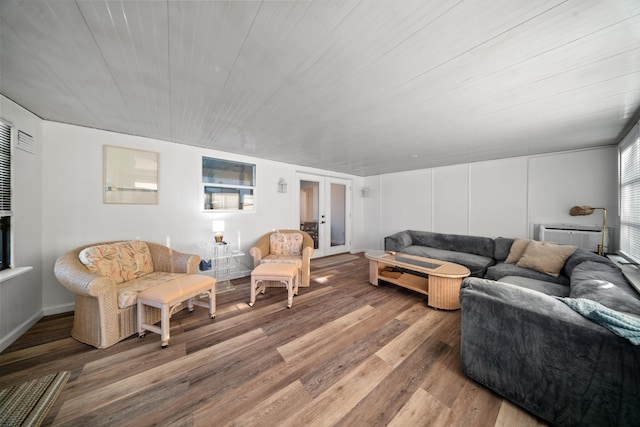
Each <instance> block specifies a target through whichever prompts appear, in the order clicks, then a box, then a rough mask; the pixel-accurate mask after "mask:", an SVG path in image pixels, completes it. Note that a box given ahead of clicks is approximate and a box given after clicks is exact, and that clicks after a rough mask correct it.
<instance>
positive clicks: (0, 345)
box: [0, 311, 44, 353]
mask: <svg viewBox="0 0 640 427" xmlns="http://www.w3.org/2000/svg"><path fill="white" fill-rule="evenodd" d="M43 317H44V313H43V312H42V311H39V312H37V313H35V314H34V315H33V316H31V317H30V318H28V319H27V320H25V321H24V322H23V323H22V324H21V325H20V326H18V327H17V328H15V329H14V330H13V331H11V332H10V333H9V334H7V335H6V336H4V337H2V339H0V353H1V352H3V351H4V350H5V349H6V348H7V347H9V346H10V345H11V344H13V342H14V341H15V340H17V339H18V338H20V337H21V336H22V335H23V334H24V333H25V332H27V331H28V330H29V328H31V327H32V326H33V325H35V324H36V323H38V320H40V319H42V318H43Z"/></svg>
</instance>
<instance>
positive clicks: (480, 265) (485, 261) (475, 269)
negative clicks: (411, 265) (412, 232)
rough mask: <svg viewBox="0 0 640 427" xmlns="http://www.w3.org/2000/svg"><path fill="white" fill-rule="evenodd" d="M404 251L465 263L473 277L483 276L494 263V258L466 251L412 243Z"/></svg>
mask: <svg viewBox="0 0 640 427" xmlns="http://www.w3.org/2000/svg"><path fill="white" fill-rule="evenodd" d="M402 252H403V253H406V254H411V255H418V256H422V257H426V258H433V259H440V260H443V261H449V262H453V263H456V264H460V265H464V266H465V267H467V268H468V269H469V270H470V271H471V276H473V277H483V276H484V274H485V272H486V271H487V267H489V266H490V265H491V264H493V258H491V257H486V256H480V255H474V254H468V253H464V252H457V251H448V250H444V249H436V248H431V247H427V246H416V245H411V246H409V247H406V248H404V249H403V250H402Z"/></svg>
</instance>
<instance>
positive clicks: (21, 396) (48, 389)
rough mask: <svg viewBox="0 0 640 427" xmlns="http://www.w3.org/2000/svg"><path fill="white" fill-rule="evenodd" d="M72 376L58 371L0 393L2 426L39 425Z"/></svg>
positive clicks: (0, 424)
mask: <svg viewBox="0 0 640 427" xmlns="http://www.w3.org/2000/svg"><path fill="white" fill-rule="evenodd" d="M70 375H71V373H70V372H68V371H64V372H58V373H56V374H51V375H47V376H46V377H42V378H36V379H35V380H31V381H27V382H24V383H22V384H18V385H15V386H13V387H9V388H5V389H4V390H0V426H12V427H13V426H39V425H40V424H41V423H42V421H44V418H45V417H46V416H47V413H48V412H49V409H51V407H52V406H53V404H54V402H55V401H56V399H57V398H58V395H59V394H60V392H61V391H62V388H63V387H64V385H65V384H66V383H67V380H68V379H69V376H70Z"/></svg>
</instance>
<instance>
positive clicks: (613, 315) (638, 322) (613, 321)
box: [556, 297, 640, 345]
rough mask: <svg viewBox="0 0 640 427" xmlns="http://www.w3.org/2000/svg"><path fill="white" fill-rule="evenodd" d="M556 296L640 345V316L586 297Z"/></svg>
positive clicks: (589, 317) (588, 317) (575, 309)
mask: <svg viewBox="0 0 640 427" xmlns="http://www.w3.org/2000/svg"><path fill="white" fill-rule="evenodd" d="M556 298H557V299H559V300H560V301H562V302H564V303H565V304H567V305H568V306H569V307H571V308H572V309H573V310H574V311H576V312H577V313H580V314H581V315H583V316H584V317H586V318H587V319H590V320H593V321H594V322H596V323H597V324H599V325H601V326H604V327H605V328H607V329H609V330H610V331H611V332H613V333H614V334H616V335H618V336H620V337H622V338H626V339H627V340H629V341H630V342H631V343H632V344H633V345H640V318H639V317H636V316H632V315H629V314H624V313H621V312H619V311H615V310H612V309H610V308H608V307H605V306H604V305H602V304H600V303H599V302H596V301H592V300H590V299H586V298H562V297H556Z"/></svg>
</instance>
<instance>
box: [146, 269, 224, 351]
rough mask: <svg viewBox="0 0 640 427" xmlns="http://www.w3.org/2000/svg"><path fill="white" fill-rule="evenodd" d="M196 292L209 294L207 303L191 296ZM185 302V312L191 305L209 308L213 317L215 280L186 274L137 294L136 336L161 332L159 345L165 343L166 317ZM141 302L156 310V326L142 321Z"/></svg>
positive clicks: (167, 323)
mask: <svg viewBox="0 0 640 427" xmlns="http://www.w3.org/2000/svg"><path fill="white" fill-rule="evenodd" d="M198 295H206V296H208V297H209V303H206V302H204V301H199V300H197V299H195V297H197V296H198ZM185 301H188V303H187V304H188V307H189V311H193V306H194V305H198V306H201V307H208V308H209V315H210V316H211V318H212V319H214V318H215V317H216V279H214V278H212V277H209V276H203V275H198V274H189V275H187V276H183V277H179V278H177V279H173V280H169V281H168V282H164V283H161V284H159V285H157V286H152V287H150V288H147V289H145V290H143V291H141V292H140V293H139V294H138V336H139V337H140V338H143V337H144V336H145V331H146V330H149V331H151V332H155V333H156V334H160V335H161V339H162V348H166V347H167V346H168V345H169V330H170V325H169V319H170V318H171V315H172V314H173V312H174V311H175V310H176V308H179V307H180V306H181V305H182V303H183V302H185ZM143 305H148V306H151V307H156V308H159V309H160V312H161V318H160V327H159V328H158V327H157V326H155V325H152V324H149V323H146V319H143V317H144V310H143V308H144V307H143Z"/></svg>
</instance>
